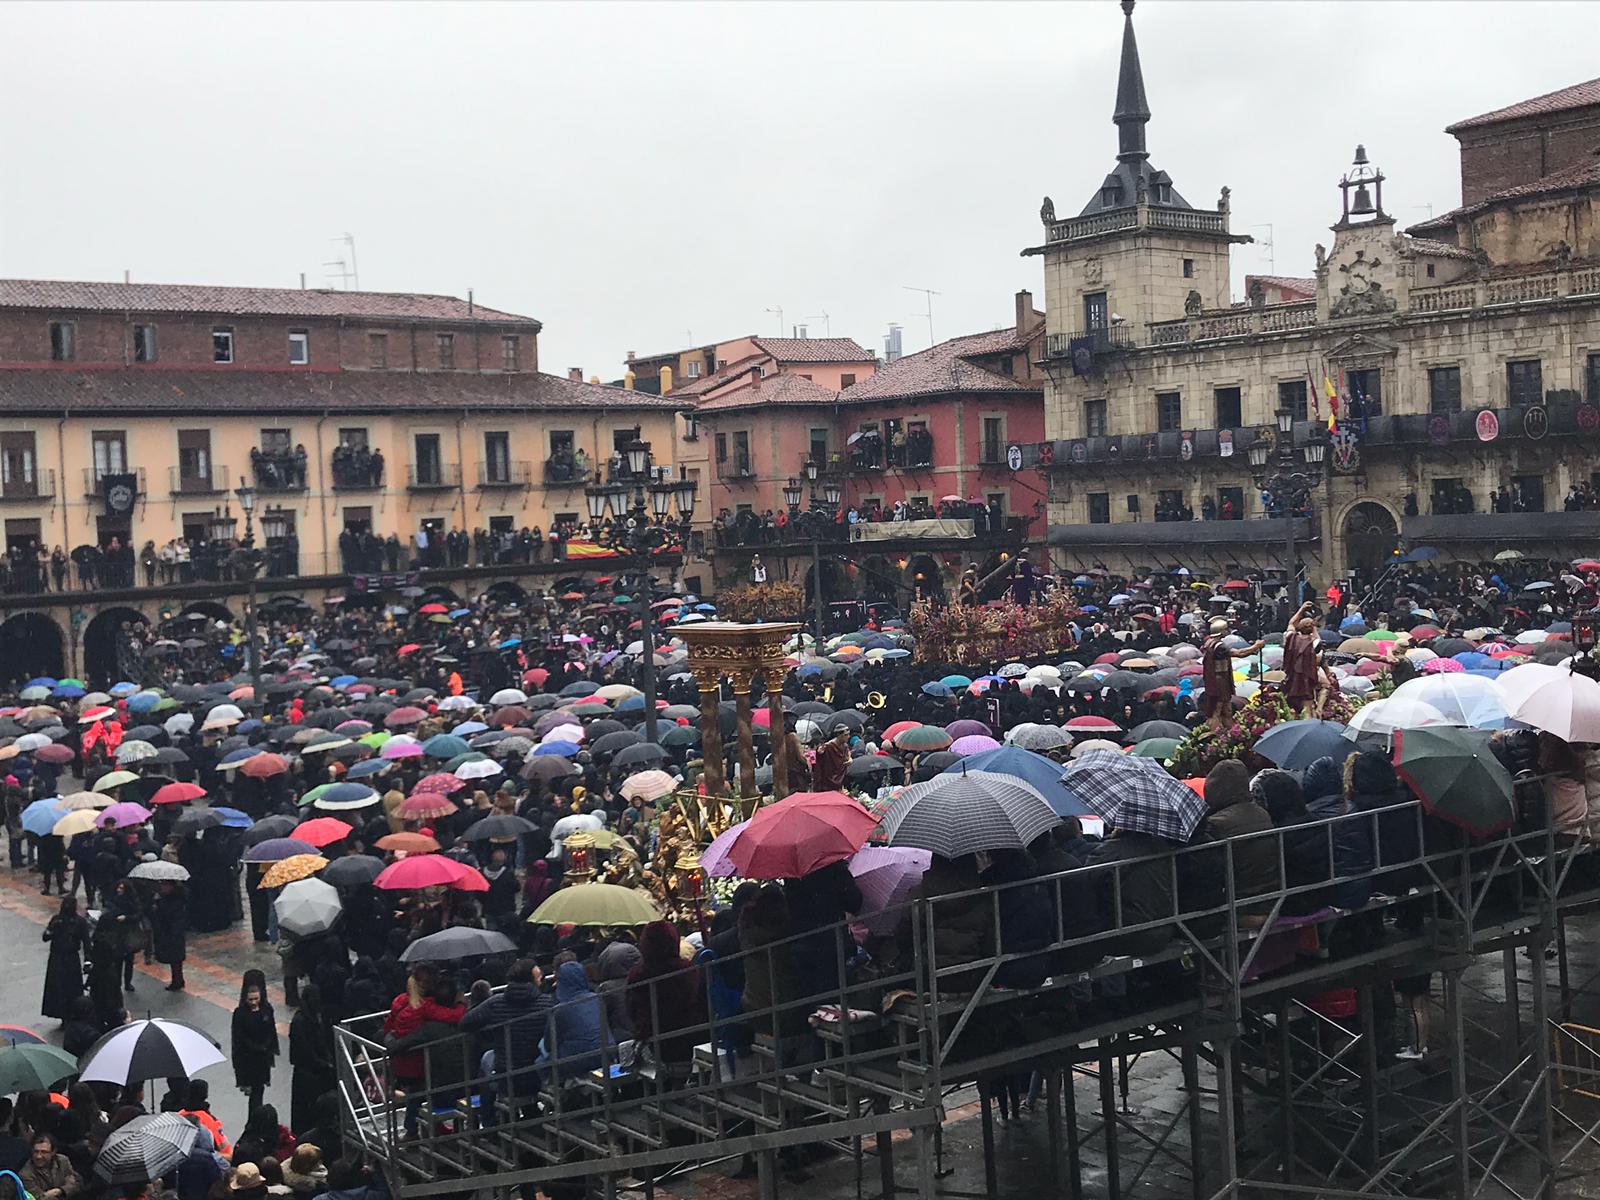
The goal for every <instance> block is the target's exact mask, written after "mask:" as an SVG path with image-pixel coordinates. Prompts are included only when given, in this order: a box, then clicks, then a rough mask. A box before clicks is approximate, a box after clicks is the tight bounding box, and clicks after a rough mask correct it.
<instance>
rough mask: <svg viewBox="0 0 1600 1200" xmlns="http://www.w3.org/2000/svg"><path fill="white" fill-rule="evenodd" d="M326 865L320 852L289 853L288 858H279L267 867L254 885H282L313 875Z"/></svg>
mask: <svg viewBox="0 0 1600 1200" xmlns="http://www.w3.org/2000/svg"><path fill="white" fill-rule="evenodd" d="M327 865H328V860H327V859H325V858H323V857H322V855H320V854H291V855H290V856H289V857H288V858H280V859H279V860H278V861H277V862H275V863H273V864H272V865H271V866H270V867H268V868H267V873H266V874H265V875H263V876H262V877H261V882H260V883H258V884H256V887H258V888H275V887H282V886H283V885H284V884H286V883H293V882H294V881H295V880H297V879H306V878H308V877H310V876H312V875H315V874H316V873H317V872H318V871H320V870H322V868H323V867H325V866H327Z"/></svg>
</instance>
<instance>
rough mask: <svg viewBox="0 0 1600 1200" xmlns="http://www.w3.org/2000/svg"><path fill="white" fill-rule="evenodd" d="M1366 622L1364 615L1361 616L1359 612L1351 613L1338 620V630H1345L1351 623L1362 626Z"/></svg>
mask: <svg viewBox="0 0 1600 1200" xmlns="http://www.w3.org/2000/svg"><path fill="white" fill-rule="evenodd" d="M1366 623H1367V619H1366V618H1365V617H1363V616H1362V615H1361V614H1360V613H1351V614H1350V615H1349V616H1348V617H1346V618H1345V619H1344V620H1342V621H1340V622H1339V628H1340V630H1345V629H1349V628H1350V627H1351V626H1352V625H1363V626H1364V625H1365V624H1366Z"/></svg>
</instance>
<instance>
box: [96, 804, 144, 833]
mask: <svg viewBox="0 0 1600 1200" xmlns="http://www.w3.org/2000/svg"><path fill="white" fill-rule="evenodd" d="M149 819H150V810H149V809H148V808H146V807H145V806H144V805H142V804H134V803H133V802H132V801H131V800H124V801H123V802H122V803H120V804H113V805H112V806H111V807H110V808H108V809H106V810H105V811H104V812H103V813H101V814H100V815H99V817H97V818H96V819H95V824H96V825H104V824H105V823H106V822H107V821H110V822H111V824H113V825H115V826H116V827H117V828H118V829H126V828H128V827H129V826H130V825H143V824H144V823H145V822H146V821H148V820H149Z"/></svg>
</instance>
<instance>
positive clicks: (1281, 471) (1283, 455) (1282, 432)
mask: <svg viewBox="0 0 1600 1200" xmlns="http://www.w3.org/2000/svg"><path fill="white" fill-rule="evenodd" d="M1273 417H1274V418H1275V419H1276V421H1277V425H1278V441H1277V455H1276V457H1275V458H1273V461H1272V464H1271V465H1272V469H1271V471H1270V472H1269V471H1268V459H1269V457H1271V456H1270V453H1269V451H1268V449H1267V445H1266V443H1265V442H1264V441H1258V442H1256V443H1255V445H1253V446H1251V447H1250V449H1249V452H1248V455H1249V459H1250V473H1251V477H1252V479H1253V480H1254V482H1255V486H1256V490H1257V491H1259V492H1262V493H1265V494H1269V495H1271V496H1273V497H1275V498H1276V500H1277V504H1278V508H1279V511H1281V512H1282V513H1283V515H1284V568H1283V578H1284V587H1285V589H1286V593H1287V595H1288V596H1289V606H1290V609H1291V611H1292V610H1293V609H1295V608H1297V607H1299V604H1300V569H1299V558H1298V556H1297V554H1296V551H1295V544H1294V523H1295V519H1296V518H1295V514H1296V513H1298V512H1299V511H1300V510H1301V509H1302V508H1304V509H1306V510H1307V511H1310V506H1311V493H1312V492H1313V491H1314V490H1315V489H1316V487H1317V485H1318V484H1320V483H1321V482H1322V462H1323V459H1324V458H1325V457H1326V456H1327V453H1328V444H1327V442H1325V441H1323V440H1322V438H1321V437H1320V435H1319V433H1318V431H1317V430H1316V427H1315V426H1313V427H1312V431H1311V439H1310V440H1309V441H1308V442H1307V443H1306V444H1305V447H1304V452H1303V458H1304V467H1303V469H1302V466H1301V456H1296V454H1295V450H1294V410H1293V409H1291V408H1288V407H1281V408H1279V409H1278V410H1277V412H1275V413H1274V414H1273Z"/></svg>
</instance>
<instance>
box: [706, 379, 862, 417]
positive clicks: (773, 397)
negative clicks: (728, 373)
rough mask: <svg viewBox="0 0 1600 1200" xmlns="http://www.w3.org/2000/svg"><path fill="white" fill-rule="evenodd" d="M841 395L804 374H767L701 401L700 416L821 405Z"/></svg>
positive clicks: (831, 401)
mask: <svg viewBox="0 0 1600 1200" xmlns="http://www.w3.org/2000/svg"><path fill="white" fill-rule="evenodd" d="M838 397H839V393H838V392H835V391H833V390H832V389H831V388H825V387H823V386H822V385H821V384H820V383H813V382H812V381H811V380H809V379H807V378H805V377H804V376H803V375H768V376H767V377H766V378H765V379H756V380H752V381H751V382H750V383H748V384H746V385H745V386H743V387H740V388H735V389H734V390H733V391H730V392H729V393H728V394H727V395H725V396H714V397H712V398H711V399H710V400H702V401H700V403H699V404H698V405H697V406H696V408H695V411H696V412H697V413H708V412H732V411H734V410H736V409H741V408H765V407H766V406H768V405H771V404H790V405H811V406H814V405H822V404H832V403H833V402H834V401H835V400H836V399H838Z"/></svg>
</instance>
